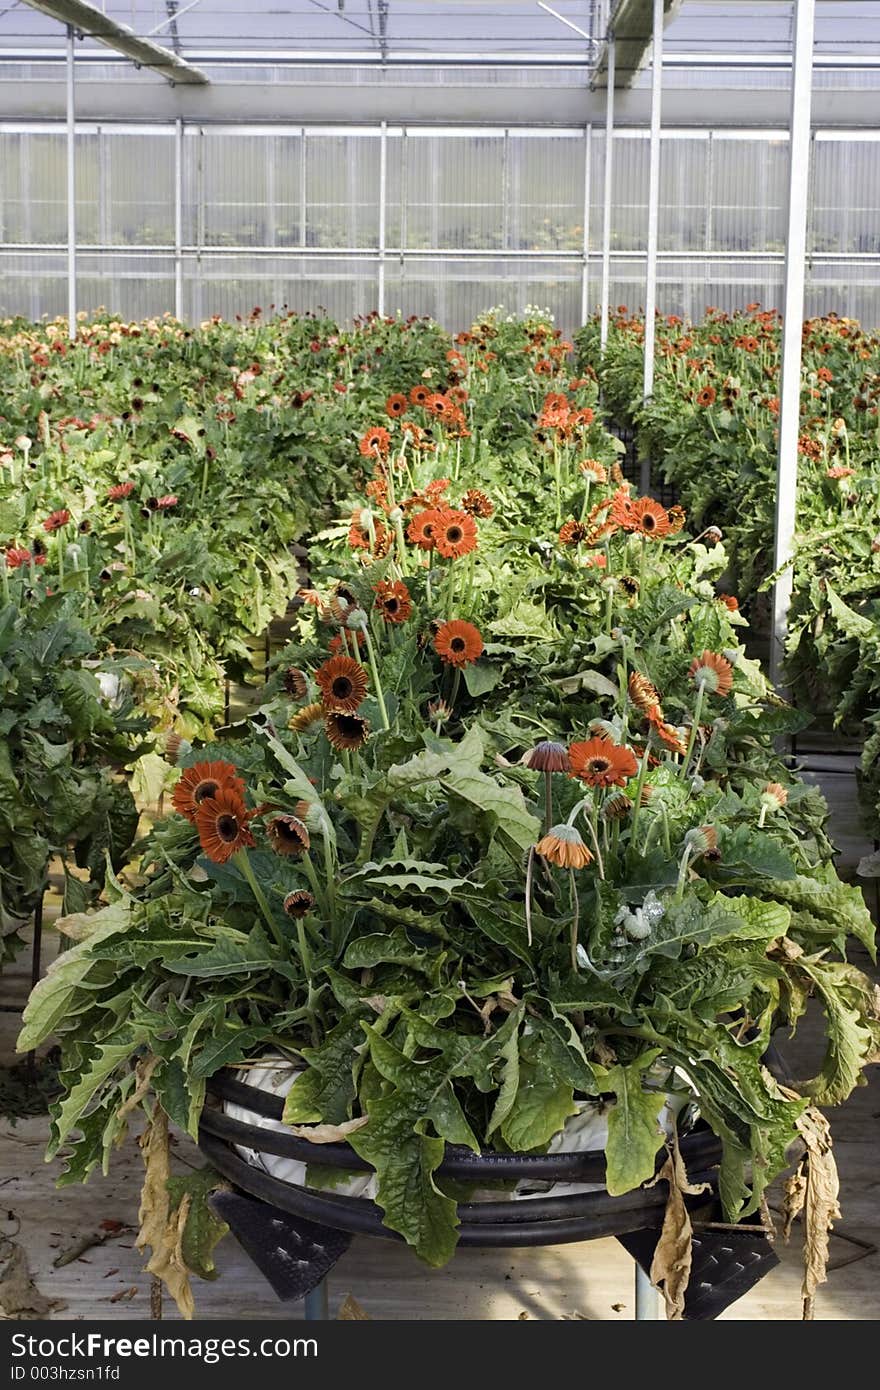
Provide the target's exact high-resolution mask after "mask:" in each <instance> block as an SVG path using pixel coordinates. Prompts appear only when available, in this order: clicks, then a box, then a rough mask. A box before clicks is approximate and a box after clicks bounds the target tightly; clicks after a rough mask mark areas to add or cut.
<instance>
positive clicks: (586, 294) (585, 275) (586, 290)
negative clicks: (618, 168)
mask: <svg viewBox="0 0 880 1390" xmlns="http://www.w3.org/2000/svg"><path fill="white" fill-rule="evenodd" d="M584 139H585V141H586V145H585V147H584V267H583V271H582V272H581V323H582V324H583V323H586V321H587V314H588V313H589V312H590V179H591V176H592V162H593V127H592V125H588V126H587V127H586V129H585V131H584Z"/></svg>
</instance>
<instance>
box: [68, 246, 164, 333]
mask: <svg viewBox="0 0 880 1390" xmlns="http://www.w3.org/2000/svg"><path fill="white" fill-rule="evenodd" d="M76 293H77V304H78V305H79V308H80V309H86V310H94V309H109V310H110V312H111V313H114V314H119V315H120V317H122V318H125V319H140V318H150V317H151V316H152V315H154V314H163V313H165V311H166V310H167V309H168V308H169V306H171V307H173V305H174V258H173V257H172V256H168V255H159V256H156V255H150V256H144V255H143V254H140V255H127V256H125V255H103V254H97V253H91V254H90V253H89V252H81V253H80V255H79V257H78V263H77V277H76ZM65 308H66V305H65Z"/></svg>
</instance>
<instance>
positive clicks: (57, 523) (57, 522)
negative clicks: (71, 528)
mask: <svg viewBox="0 0 880 1390" xmlns="http://www.w3.org/2000/svg"><path fill="white" fill-rule="evenodd" d="M69 520H70V512H69V511H68V510H67V508H66V507H61V508H60V509H59V510H58V511H57V512H51V513H50V515H49V516H47V517H46V520H45V521H44V522H43V530H44V531H60V530H61V528H62V526H66V525H67V523H68V521H69Z"/></svg>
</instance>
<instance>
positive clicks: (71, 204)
mask: <svg viewBox="0 0 880 1390" xmlns="http://www.w3.org/2000/svg"><path fill="white" fill-rule="evenodd" d="M75 43H76V37H75V35H74V31H73V25H72V24H68V26H67V332H68V335H69V337H70V340H71V342H73V340H74V339H75V338H76V100H75V94H76V89H75V87H74V77H75V63H76V55H75V52H74V44H75Z"/></svg>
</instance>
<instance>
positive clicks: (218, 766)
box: [171, 762, 244, 824]
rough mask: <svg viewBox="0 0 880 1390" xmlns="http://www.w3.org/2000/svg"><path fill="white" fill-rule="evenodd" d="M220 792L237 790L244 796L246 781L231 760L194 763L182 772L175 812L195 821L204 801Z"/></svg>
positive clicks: (175, 796) (176, 791)
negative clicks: (228, 761) (227, 761)
mask: <svg viewBox="0 0 880 1390" xmlns="http://www.w3.org/2000/svg"><path fill="white" fill-rule="evenodd" d="M221 791H231V792H234V793H235V795H236V796H238V797H240V798H241V797H243V796H244V782H243V781H242V780H241V778H240V777H239V775H238V773H237V772H236V770H235V768H234V767H233V765H232V763H226V762H210V763H209V762H206V763H194V764H193V766H192V767H188V768H187V769H186V771H185V772H183V773H182V774H181V777H180V781H179V782H178V783H177V786H176V787H175V788H174V794H173V796H172V798H171V804H172V806H173V807H174V809H175V811H177V812H178V813H179V814H180V815H181V816H186V818H187V820H188V821H192V822H193V824H195V819H196V815H197V814H198V810H199V807H200V806H201V804H202V802H203V801H206V800H208V799H209V798H210V797H216V796H219V794H220V792H221Z"/></svg>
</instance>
